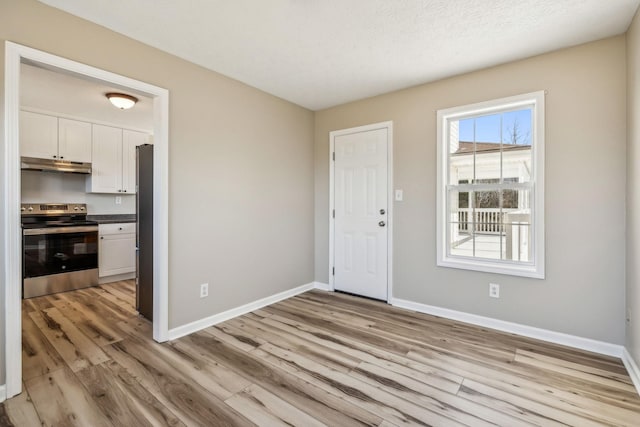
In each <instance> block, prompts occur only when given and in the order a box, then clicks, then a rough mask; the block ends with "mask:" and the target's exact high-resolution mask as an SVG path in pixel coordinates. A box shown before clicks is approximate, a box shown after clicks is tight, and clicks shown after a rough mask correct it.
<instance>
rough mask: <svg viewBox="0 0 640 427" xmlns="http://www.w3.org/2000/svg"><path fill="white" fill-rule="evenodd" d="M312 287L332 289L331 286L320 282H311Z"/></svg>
mask: <svg viewBox="0 0 640 427" xmlns="http://www.w3.org/2000/svg"><path fill="white" fill-rule="evenodd" d="M313 288H314V289H318V290H320V291H327V292H329V291H332V289H331V287H330V286H329V285H328V284H326V283H322V282H313Z"/></svg>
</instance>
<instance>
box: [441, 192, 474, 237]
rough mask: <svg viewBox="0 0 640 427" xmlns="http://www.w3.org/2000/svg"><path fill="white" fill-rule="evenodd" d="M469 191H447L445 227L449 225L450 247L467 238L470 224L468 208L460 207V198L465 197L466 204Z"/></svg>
mask: <svg viewBox="0 0 640 427" xmlns="http://www.w3.org/2000/svg"><path fill="white" fill-rule="evenodd" d="M468 197H469V193H466V192H464V193H462V192H458V191H455V190H451V191H449V197H448V200H449V209H448V217H447V227H449V242H450V244H451V247H452V248H453V247H456V246H457V245H458V244H460V243H461V242H462V241H464V240H466V239H468V237H469V231H470V230H471V227H472V224H471V223H470V221H471V216H470V212H471V211H470V209H469V208H468V207H461V206H460V200H461V199H463V200H464V199H465V198H466V203H465V204H466V205H467V206H468Z"/></svg>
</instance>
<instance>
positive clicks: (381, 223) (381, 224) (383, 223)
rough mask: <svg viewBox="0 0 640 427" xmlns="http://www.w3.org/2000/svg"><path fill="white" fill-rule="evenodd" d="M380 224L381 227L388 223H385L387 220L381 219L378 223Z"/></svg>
mask: <svg viewBox="0 0 640 427" xmlns="http://www.w3.org/2000/svg"><path fill="white" fill-rule="evenodd" d="M378 225H379V226H380V227H384V226H385V225H387V224H385V222H384V221H380V222H379V223H378Z"/></svg>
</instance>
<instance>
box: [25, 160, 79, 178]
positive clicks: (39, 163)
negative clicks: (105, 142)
mask: <svg viewBox="0 0 640 427" xmlns="http://www.w3.org/2000/svg"><path fill="white" fill-rule="evenodd" d="M20 162H21V165H20V169H22V170H28V171H46V172H66V173H81V174H90V173H91V163H81V162H68V161H65V160H53V159H36V158H34V157H21V158H20Z"/></svg>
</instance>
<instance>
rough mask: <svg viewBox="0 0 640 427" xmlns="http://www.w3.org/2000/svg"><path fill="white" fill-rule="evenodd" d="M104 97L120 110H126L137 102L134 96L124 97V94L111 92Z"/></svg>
mask: <svg viewBox="0 0 640 427" xmlns="http://www.w3.org/2000/svg"><path fill="white" fill-rule="evenodd" d="M105 96H106V97H107V98H109V101H111V103H112V104H113V105H114V106H115V107H116V108H119V109H121V110H128V109H129V108H131V107H133V106H134V105H136V102H138V98H136V97H135V96H131V95H125V94H124V93H114V92H111V93H108V94H106V95H105Z"/></svg>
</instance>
